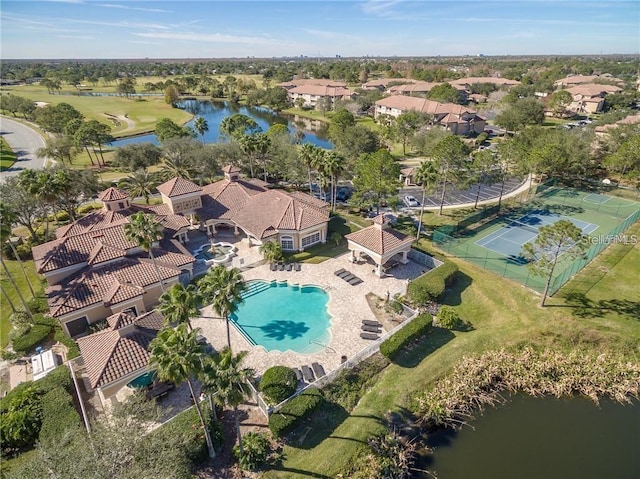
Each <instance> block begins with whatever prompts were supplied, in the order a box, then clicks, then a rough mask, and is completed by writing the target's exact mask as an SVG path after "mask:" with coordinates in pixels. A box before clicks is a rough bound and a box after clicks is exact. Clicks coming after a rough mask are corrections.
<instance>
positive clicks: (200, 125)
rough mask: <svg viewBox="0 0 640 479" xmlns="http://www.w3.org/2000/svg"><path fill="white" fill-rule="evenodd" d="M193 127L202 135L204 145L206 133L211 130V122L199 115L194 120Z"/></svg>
mask: <svg viewBox="0 0 640 479" xmlns="http://www.w3.org/2000/svg"><path fill="white" fill-rule="evenodd" d="M193 128H194V130H196V131H197V132H198V134H199V135H200V136H201V137H202V144H203V145H204V134H205V133H206V132H208V131H209V123H207V120H206V119H205V118H204V117H202V116H199V117H198V118H196V121H194V122H193Z"/></svg>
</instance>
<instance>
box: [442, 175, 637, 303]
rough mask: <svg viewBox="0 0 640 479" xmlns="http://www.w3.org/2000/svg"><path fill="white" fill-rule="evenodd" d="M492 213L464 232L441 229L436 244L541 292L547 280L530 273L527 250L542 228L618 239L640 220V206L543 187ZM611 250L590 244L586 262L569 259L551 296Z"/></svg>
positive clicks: (560, 267)
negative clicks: (563, 224)
mask: <svg viewBox="0 0 640 479" xmlns="http://www.w3.org/2000/svg"><path fill="white" fill-rule="evenodd" d="M490 208H493V209H491V210H490V211H489V213H491V214H487V215H478V214H477V213H475V214H474V215H471V216H470V217H469V220H468V221H467V219H462V220H460V221H459V223H458V224H459V225H461V226H462V227H460V228H458V227H457V226H454V227H452V226H449V225H445V226H443V227H440V228H437V229H436V230H435V231H434V232H433V241H434V242H435V243H436V244H437V245H438V246H440V248H442V249H443V250H445V251H446V252H447V253H449V254H453V255H455V256H457V257H459V258H463V259H465V260H467V261H470V262H472V263H474V264H477V265H478V266H480V267H482V268H484V269H486V270H488V271H493V272H495V273H496V274H499V275H500V276H504V277H507V278H511V279H513V280H516V281H518V282H520V283H521V284H523V285H525V286H527V287H530V288H532V289H535V290H537V291H543V290H544V288H545V278H544V277H542V276H536V275H534V274H532V272H531V271H530V270H529V268H527V262H526V260H525V259H524V257H522V247H523V245H525V244H527V243H528V242H531V241H534V240H535V238H536V237H537V236H538V230H539V229H540V227H542V226H545V225H549V224H552V223H555V222H557V221H559V220H568V221H570V222H571V223H573V224H574V225H576V226H577V227H578V228H580V230H581V231H582V234H583V235H585V236H590V237H591V238H594V237H595V236H594V235H597V236H602V237H614V236H616V235H617V234H620V233H623V232H624V231H626V230H627V228H629V226H630V225H632V224H633V223H635V222H636V221H638V220H639V219H640V203H638V202H636V201H632V200H629V199H626V198H621V197H618V196H612V195H607V194H603V193H602V192H595V191H582V190H577V189H573V188H562V187H558V186H555V185H553V184H544V185H539V186H538V188H537V191H536V193H535V195H534V196H533V197H531V198H529V199H528V200H526V201H524V202H522V203H521V204H519V205H517V206H514V207H511V208H510V209H508V210H503V211H501V212H500V213H498V214H496V213H497V210H495V207H490ZM487 210H489V208H487ZM485 219H488V221H485ZM606 245H607V242H605V241H590V242H589V248H588V250H587V251H586V252H585V255H584V257H580V258H577V259H572V258H568V257H566V256H565V255H563V256H562V258H560V261H559V262H558V264H557V265H556V268H555V271H554V275H553V279H552V283H551V286H550V293H551V294H553V293H554V292H556V291H557V290H558V289H559V288H560V287H561V286H562V285H563V284H565V283H566V282H567V281H569V279H571V277H573V275H574V274H576V273H577V272H578V271H580V269H582V267H584V265H586V264H587V263H588V262H589V261H591V260H592V259H593V258H594V257H596V256H597V255H598V253H600V251H602V250H603V249H604V248H605V247H606Z"/></svg>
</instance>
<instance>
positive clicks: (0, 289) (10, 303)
mask: <svg viewBox="0 0 640 479" xmlns="http://www.w3.org/2000/svg"><path fill="white" fill-rule="evenodd" d="M0 291H2V295H3V296H4V299H6V300H7V303H9V307H10V308H11V312H13V313H15V312H16V311H17V310H16V307H15V306H14V304H13V301H11V298H10V297H9V295H8V294H7V292H6V291H5V290H4V288H3V287H2V286H0Z"/></svg>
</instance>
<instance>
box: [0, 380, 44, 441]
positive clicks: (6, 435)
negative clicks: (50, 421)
mask: <svg viewBox="0 0 640 479" xmlns="http://www.w3.org/2000/svg"><path fill="white" fill-rule="evenodd" d="M23 384H24V386H23V387H20V386H18V387H17V388H15V389H14V390H13V391H11V392H10V393H9V394H7V396H6V397H4V398H3V399H2V400H1V401H0V436H1V437H2V449H4V450H12V449H18V448H22V447H25V446H29V445H32V444H34V443H35V441H36V439H37V438H38V433H39V432H40V424H41V421H42V411H41V403H40V397H41V396H42V390H41V389H40V388H39V387H38V386H37V385H35V384H34V383H32V382H29V383H23Z"/></svg>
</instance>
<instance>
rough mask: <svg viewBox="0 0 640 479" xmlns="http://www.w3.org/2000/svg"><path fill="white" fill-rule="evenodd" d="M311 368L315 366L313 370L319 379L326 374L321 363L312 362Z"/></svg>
mask: <svg viewBox="0 0 640 479" xmlns="http://www.w3.org/2000/svg"><path fill="white" fill-rule="evenodd" d="M311 368H313V372H314V373H315V375H316V377H317V378H318V379H320V378H321V377H322V376H324V375H325V372H324V368H323V367H322V365H321V364H319V363H311Z"/></svg>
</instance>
